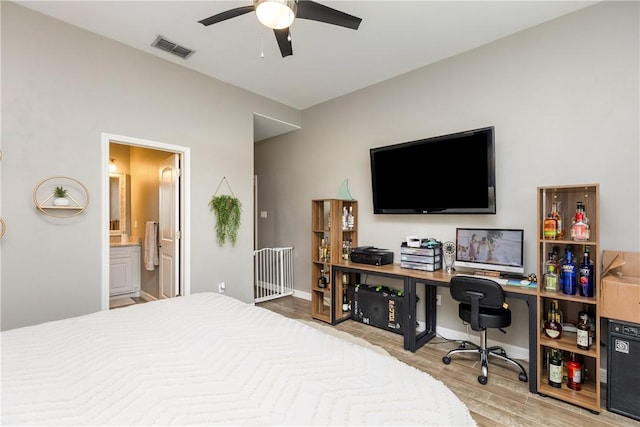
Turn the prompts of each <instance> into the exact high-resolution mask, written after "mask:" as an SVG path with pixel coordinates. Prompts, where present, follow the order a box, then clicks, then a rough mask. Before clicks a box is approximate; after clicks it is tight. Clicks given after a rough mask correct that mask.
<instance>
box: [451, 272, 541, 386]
mask: <svg viewBox="0 0 640 427" xmlns="http://www.w3.org/2000/svg"><path fill="white" fill-rule="evenodd" d="M449 290H450V292H451V297H452V298H453V299H454V300H456V301H459V302H460V304H459V306H458V315H459V316H460V318H461V319H462V320H463V321H465V322H467V323H469V324H470V325H471V329H473V330H474V331H480V345H477V344H474V343H472V342H470V341H462V342H461V343H460V346H459V347H458V348H456V349H454V350H451V351H449V352H448V353H447V355H446V356H444V357H443V358H442V361H443V362H444V363H445V364H447V365H448V364H449V363H451V355H452V354H455V353H475V352H478V353H480V360H481V369H482V373H481V374H480V375H479V376H478V382H479V383H480V384H483V385H484V384H486V383H487V376H488V375H489V356H495V357H497V358H499V359H502V360H504V361H506V362H509V363H511V364H512V365H515V366H517V367H518V368H519V369H520V375H519V376H518V379H519V380H520V381H524V382H527V380H528V378H527V373H526V372H525V370H524V368H523V367H522V365H521V364H520V363H518V362H516V361H515V360H513V359H510V358H509V357H507V353H506V352H505V351H504V349H503V348H502V347H498V346H496V347H487V328H497V329H499V330H500V331H501V332H502V333H505V334H506V332H505V331H504V330H503V329H502V328H506V327H507V326H509V325H511V310H509V309H508V308H507V305H506V304H505V302H504V291H503V290H502V286H500V284H499V283H497V282H495V281H493V280H490V279H484V278H481V277H469V276H455V277H453V278H452V279H451V281H450V283H449ZM467 346H472V347H473V348H471V349H468V348H467Z"/></svg>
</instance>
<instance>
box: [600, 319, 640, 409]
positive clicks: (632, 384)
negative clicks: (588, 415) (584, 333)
mask: <svg viewBox="0 0 640 427" xmlns="http://www.w3.org/2000/svg"><path fill="white" fill-rule="evenodd" d="M607 410H609V411H611V412H615V413H618V414H620V415H624V416H627V417H630V418H633V419H635V420H640V324H637V323H629V322H623V321H621V320H611V319H610V320H609V345H608V348H607Z"/></svg>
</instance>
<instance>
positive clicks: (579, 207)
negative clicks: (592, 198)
mask: <svg viewBox="0 0 640 427" xmlns="http://www.w3.org/2000/svg"><path fill="white" fill-rule="evenodd" d="M576 212H580V213H581V214H582V220H583V221H584V222H586V223H587V224H589V218H587V211H586V208H585V206H584V203H582V202H578V203H576Z"/></svg>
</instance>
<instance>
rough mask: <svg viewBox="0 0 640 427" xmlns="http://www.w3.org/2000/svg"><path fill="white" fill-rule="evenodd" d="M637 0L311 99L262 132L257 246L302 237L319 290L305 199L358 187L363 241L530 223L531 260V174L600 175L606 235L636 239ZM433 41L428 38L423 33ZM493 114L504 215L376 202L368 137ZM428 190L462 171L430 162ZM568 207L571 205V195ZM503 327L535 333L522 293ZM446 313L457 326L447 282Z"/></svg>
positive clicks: (447, 236)
mask: <svg viewBox="0 0 640 427" xmlns="http://www.w3.org/2000/svg"><path fill="white" fill-rule="evenodd" d="M638 6H639V4H638V2H603V3H599V4H596V5H594V6H592V7H589V8H587V9H584V10H581V11H578V12H576V13H573V14H570V15H566V16H564V17H561V18H559V19H557V20H554V21H551V22H548V23H545V24H543V25H540V26H537V27H534V28H531V29H529V30H526V31H523V32H521V33H518V34H515V35H513V36H510V37H507V38H504V39H501V40H498V41H496V42H493V43H491V44H488V45H485V46H483V47H480V48H477V49H474V50H471V51H468V52H466V53H463V54H461V55H458V56H456V57H453V58H450V59H446V60H443V61H441V62H439V63H436V64H433V65H431V66H427V67H424V68H422V69H419V70H417V71H414V72H411V73H408V74H406V75H403V76H401V77H398V78H394V79H391V80H388V81H385V82H383V83H381V84H378V85H375V86H372V87H369V88H365V89H363V90H361V91H359V92H356V93H352V94H349V95H346V96H344V97H341V98H339V99H335V100H332V101H329V102H326V103H324V104H322V105H319V106H317V107H314V108H310V109H308V110H305V111H304V112H303V122H304V126H303V128H302V129H301V130H299V131H295V132H292V133H290V134H287V135H284V136H281V137H278V138H274V139H271V140H267V141H264V142H260V143H258V144H256V151H255V153H256V154H255V161H256V167H255V169H256V173H257V175H258V181H259V188H260V191H259V200H258V209H259V210H260V211H267V212H268V217H267V218H266V219H259V220H258V221H259V222H258V230H259V246H261V247H265V246H288V245H293V246H295V248H296V249H295V276H296V284H295V287H296V290H299V291H301V292H307V293H308V292H310V284H311V282H310V280H311V277H310V274H311V273H310V262H309V260H310V259H311V256H310V243H309V242H310V206H311V199H313V198H330V197H336V196H337V193H338V189H339V187H340V184H341V183H342V181H343V180H344V179H348V180H349V187H350V189H351V193H352V195H353V197H354V198H355V199H357V200H358V204H359V211H358V218H359V224H358V233H359V244H360V245H374V246H377V247H381V248H390V249H393V250H394V251H395V257H396V259H398V257H399V248H400V243H401V241H402V240H403V239H404V238H405V236H407V235H419V236H422V237H435V238H438V239H440V240H442V241H446V240H453V239H454V238H455V234H454V233H455V228H456V226H468V227H472V226H478V227H485V226H486V227H512V228H524V229H525V237H526V238H527V241H526V249H525V250H526V270H527V271H528V272H535V270H536V224H537V219H538V218H537V217H536V188H537V187H538V186H544V185H560V184H583V183H584V184H588V183H599V184H600V190H601V198H600V214H601V216H600V218H601V220H600V227H601V233H600V236H601V243H602V249H618V250H627V251H639V250H640V228H639V221H638V212H640V176H639V174H638V170H639V163H640V153H639V133H638V130H639V119H638V117H639V111H638V105H639V97H638V94H639V87H638V76H639V68H638V62H639V54H638V52H639V48H640V46H639V42H638V37H639V36H638V34H639V25H638V15H639V13H638ZM433 42H436V41H433V40H426V41H425V43H433ZM491 125H494V126H495V128H496V163H497V166H496V167H497V170H496V173H497V184H496V186H497V203H498V212H497V214H496V215H479V216H462V215H446V216H445V215H443V216H438V215H428V216H411V215H375V216H374V215H373V214H372V211H373V210H372V205H371V184H370V171H369V157H368V156H369V149H370V148H372V147H378V146H383V145H388V144H393V143H399V142H405V141H411V140H415V139H420V138H424V137H430V136H437V135H441V134H447V133H453V132H458V131H463V130H468V129H475V128H479V127H484V126H491ZM429 162H451V164H452V168H453V167H454V162H455V159H429V160H428V161H425V191H428V187H429V186H433V185H444V186H448V187H449V188H450V189H451V191H454V192H455V191H456V186H455V182H449V181H448V180H445V177H439V176H429V174H428V164H429ZM570 208H571V207H570ZM511 307H512V308H513V309H514V311H515V316H516V317H515V319H514V323H513V325H512V327H511V328H510V332H509V334H508V335H507V336H506V337H505V338H501V339H505V340H507V341H509V342H512V343H514V344H517V345H519V346H521V347H525V348H526V347H527V342H526V337H527V333H526V325H527V319H526V315H525V313H526V305H525V304H524V303H523V302H521V301H513V302H512V306H511ZM438 326H444V327H446V328H451V329H458V330H461V324H460V321H459V319H458V317H457V309H456V306H455V304H454V303H453V301H452V300H451V299H450V297H449V295H448V293H447V294H445V295H443V307H442V309H441V310H438Z"/></svg>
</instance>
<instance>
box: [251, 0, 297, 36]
mask: <svg viewBox="0 0 640 427" xmlns="http://www.w3.org/2000/svg"><path fill="white" fill-rule="evenodd" d="M253 7H254V8H255V11H256V15H257V16H258V20H259V21H260V22H261V23H262V25H264V26H266V27H269V28H272V29H274V30H280V29H283V28H288V27H289V26H290V25H291V23H292V22H293V19H294V18H295V17H296V12H297V7H298V6H297V4H296V1H295V0H253Z"/></svg>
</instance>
